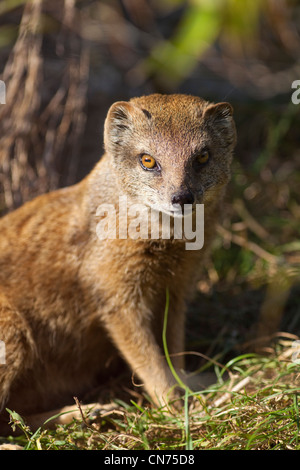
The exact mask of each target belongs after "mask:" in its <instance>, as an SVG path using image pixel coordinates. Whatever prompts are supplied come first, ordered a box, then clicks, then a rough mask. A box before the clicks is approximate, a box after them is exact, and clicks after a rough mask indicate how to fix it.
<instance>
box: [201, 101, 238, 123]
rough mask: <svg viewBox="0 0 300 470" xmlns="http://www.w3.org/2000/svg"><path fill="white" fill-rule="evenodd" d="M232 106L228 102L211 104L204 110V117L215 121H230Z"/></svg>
mask: <svg viewBox="0 0 300 470" xmlns="http://www.w3.org/2000/svg"><path fill="white" fill-rule="evenodd" d="M232 116H233V107H232V106H231V104H230V103H217V104H211V105H210V106H208V108H207V109H206V110H205V112H204V117H205V118H213V120H214V121H215V122H224V124H226V121H227V122H228V123H232Z"/></svg>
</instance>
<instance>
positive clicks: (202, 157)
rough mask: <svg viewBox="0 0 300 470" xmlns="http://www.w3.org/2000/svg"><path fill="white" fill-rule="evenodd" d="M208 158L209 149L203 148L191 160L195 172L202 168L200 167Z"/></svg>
mask: <svg viewBox="0 0 300 470" xmlns="http://www.w3.org/2000/svg"><path fill="white" fill-rule="evenodd" d="M209 159H210V153H209V150H207V149H203V150H202V151H201V152H199V153H198V154H197V155H196V156H195V158H194V161H193V168H194V170H195V171H196V172H199V171H201V170H202V168H203V167H204V166H205V165H206V163H207V162H208V160H209Z"/></svg>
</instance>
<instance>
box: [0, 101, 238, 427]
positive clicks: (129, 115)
mask: <svg viewBox="0 0 300 470" xmlns="http://www.w3.org/2000/svg"><path fill="white" fill-rule="evenodd" d="M235 139H236V133H235V126H234V121H233V118H232V107H231V106H230V104H228V103H219V104H211V103H209V102H207V101H204V100H203V99H201V98H198V97H193V96H187V95H180V94H178V95H159V94H154V95H149V96H144V97H140V98H134V99H132V100H130V101H129V102H117V103H115V104H113V105H112V107H111V108H110V110H109V112H108V115H107V119H106V121H105V131H104V144H105V151H106V152H105V154H104V155H103V157H102V158H101V160H100V162H99V163H98V164H97V165H96V166H95V168H94V170H93V171H92V172H91V173H90V174H89V175H88V176H87V177H86V178H85V179H84V180H82V181H81V182H80V183H79V184H76V185H74V186H72V187H68V188H64V189H61V190H58V191H55V192H52V193H50V194H46V195H43V196H40V197H38V198H36V199H34V200H33V201H31V202H28V203H26V204H25V205H24V206H23V207H21V208H19V209H17V210H16V211H14V212H12V213H11V214H8V215H6V216H5V217H3V218H2V219H1V220H0V341H2V345H4V346H5V361H2V362H3V363H2V364H0V405H1V407H2V410H4V409H5V407H8V408H10V409H13V410H15V411H17V412H18V413H20V414H21V415H23V416H24V415H25V416H30V415H33V414H35V413H41V412H43V411H46V410H51V409H52V408H54V407H59V406H62V405H64V404H69V403H73V397H74V396H77V397H79V399H80V397H82V395H83V394H84V393H85V392H86V391H87V390H88V388H89V387H92V386H93V385H94V384H95V383H96V382H97V380H99V378H100V379H101V377H105V372H106V369H107V367H108V366H107V364H108V363H109V358H110V356H111V355H112V353H113V351H114V352H115V351H118V353H119V354H120V355H121V356H122V357H123V358H124V359H125V360H126V361H127V363H128V364H129V366H130V367H131V369H132V370H133V372H134V373H135V374H137V375H138V376H139V377H140V379H141V381H142V382H143V384H144V387H145V389H146V391H147V393H148V394H149V395H150V397H151V398H152V400H153V401H154V402H155V403H157V404H159V403H165V402H166V401H167V400H168V392H169V390H170V388H172V386H173V385H174V383H175V379H174V378H173V376H172V374H171V373H170V371H169V370H168V367H167V365H166V362H165V359H164V357H163V351H162V348H161V346H162V340H161V338H162V323H163V314H164V309H165V302H166V289H168V290H169V293H170V307H169V315H168V330H167V343H168V350H169V353H170V354H175V353H180V352H183V351H184V317H185V302H186V300H187V298H188V297H189V295H190V294H191V292H192V288H193V286H194V283H195V280H196V279H197V277H196V276H197V272H198V271H199V269H201V267H202V265H203V257H204V254H205V250H206V247H207V246H209V243H210V240H211V239H212V237H213V235H214V232H215V223H216V221H217V217H218V212H219V209H220V205H222V201H223V198H224V189H225V187H226V184H227V182H228V180H229V177H230V164H231V160H232V152H233V148H234V144H235ZM120 195H123V196H124V195H125V196H126V198H127V203H128V204H129V205H130V204H134V203H135V204H137V203H138V204H140V205H144V206H145V207H146V208H156V209H155V210H157V209H158V210H160V209H161V210H162V212H168V210H167V209H166V208H170V207H171V209H172V207H173V208H176V207H177V208H178V207H179V209H180V208H181V207H184V204H189V205H190V207H192V209H193V210H192V217H194V214H195V213H196V211H195V208H196V206H197V204H204V247H203V248H202V249H200V250H194V249H186V243H185V242H186V239H184V237H182V239H178V238H175V236H174V231H172V230H171V232H170V237H169V238H165V239H164V238H163V237H162V236H160V237H158V238H157V237H156V239H153V238H152V239H151V238H145V237H144V238H137V237H136V239H134V237H126V236H123V237H120V236H119V235H118V228H120V226H121V224H122V220H121V221H118V222H117V226H116V227H117V230H116V232H117V235H116V239H113V237H108V238H105V237H102V238H101V236H99V233H97V226H98V228H99V220H102V221H103V220H104V219H103V213H102V216H101V217H102V218H101V217H100V216H99V214H100V213H101V210H100V211H99V207H100V208H101V207H103V204H106V203H108V204H110V205H114V207H115V208H116V214H118V210H119V209H118V208H119V196H120ZM105 207H106V206H104V208H105ZM171 209H170V211H169V214H171V219H172V217H173V216H174V217H173V218H175V217H177V214H176V213H174V212H172V210H171ZM174 211H175V212H176V209H174ZM172 214H173V215H172ZM173 222H174V221H173ZM121 228H122V230H123V235H124V233H125V235H126V233H127V232H126V230H127V229H125V232H124V227H121ZM138 230H139V229H138V228H137V233H138ZM173 362H174V365H175V367H177V368H178V369H180V368H182V367H183V360H182V355H178V354H177V355H175V356H174V359H173ZM102 380H104V379H102ZM1 416H2V418H1ZM1 419H2V421H3V423H4V422H5V421H6V422H7V415H6V412H5V411H2V414H0V423H1ZM0 431H1V429H0Z"/></svg>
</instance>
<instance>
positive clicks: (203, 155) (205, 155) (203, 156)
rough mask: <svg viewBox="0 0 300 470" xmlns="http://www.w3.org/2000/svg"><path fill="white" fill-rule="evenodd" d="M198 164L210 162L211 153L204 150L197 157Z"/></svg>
mask: <svg viewBox="0 0 300 470" xmlns="http://www.w3.org/2000/svg"><path fill="white" fill-rule="evenodd" d="M197 159H198V162H199V163H201V164H202V165H203V163H206V162H208V160H209V151H208V150H207V149H204V150H202V152H201V153H200V154H199V155H198V156H197Z"/></svg>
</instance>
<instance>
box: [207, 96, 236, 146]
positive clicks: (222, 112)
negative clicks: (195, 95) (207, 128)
mask: <svg viewBox="0 0 300 470" xmlns="http://www.w3.org/2000/svg"><path fill="white" fill-rule="evenodd" d="M232 115H233V108H232V106H231V104H229V103H217V104H211V105H210V106H208V107H207V108H206V110H205V111H204V116H203V118H204V120H205V121H207V122H209V123H210V125H211V126H212V127H215V128H216V130H218V132H220V134H221V135H222V137H223V138H224V141H225V142H226V144H227V145H235V143H236V128H235V123H234V119H233V117H232Z"/></svg>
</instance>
